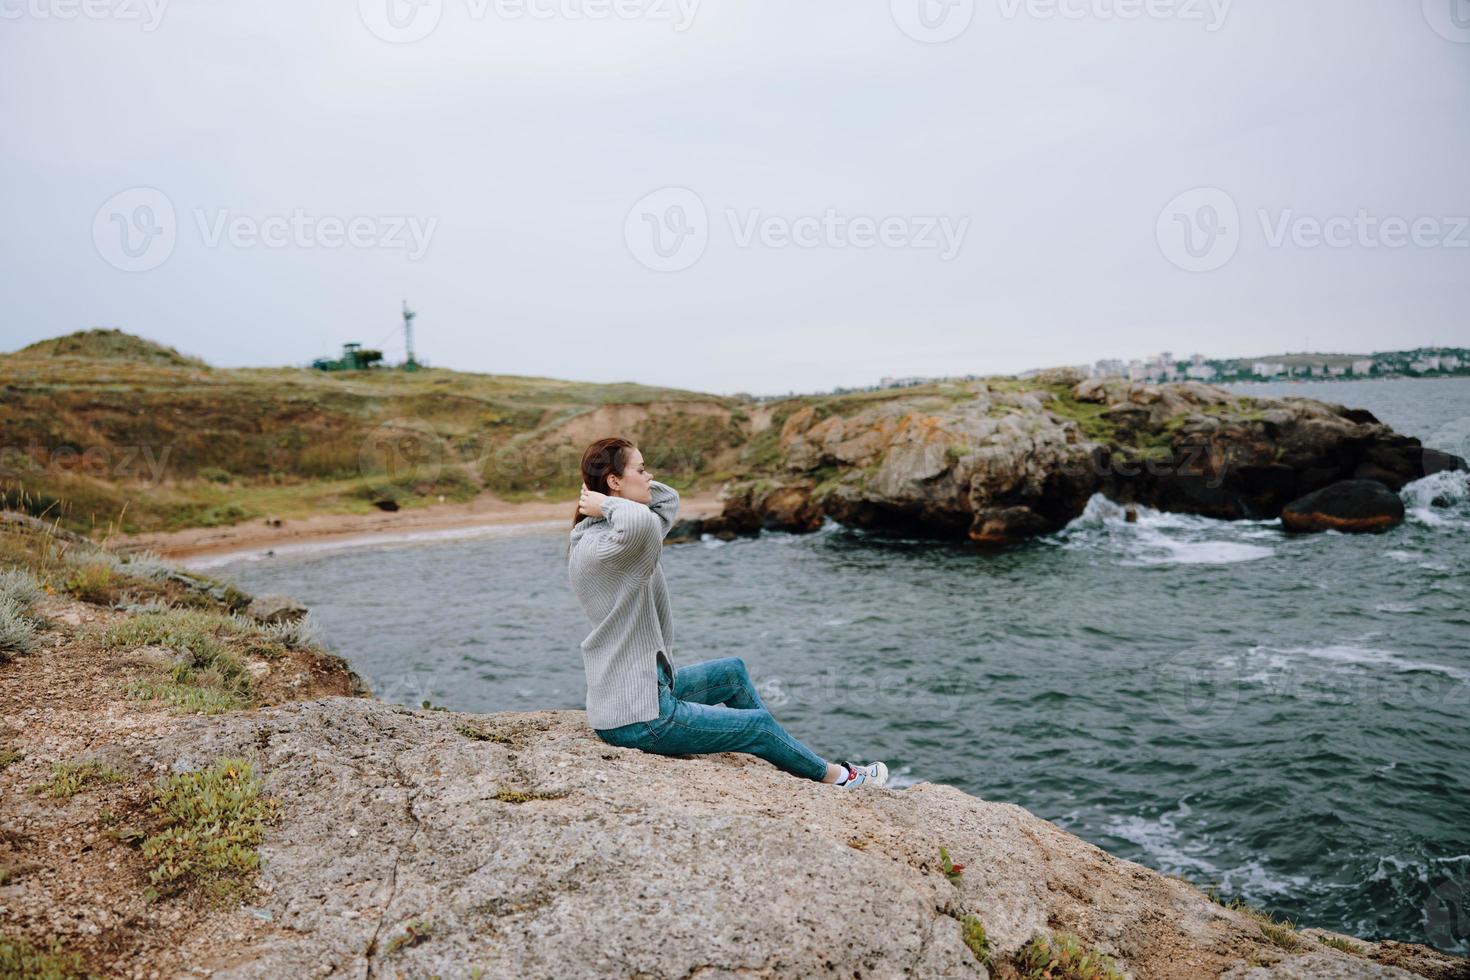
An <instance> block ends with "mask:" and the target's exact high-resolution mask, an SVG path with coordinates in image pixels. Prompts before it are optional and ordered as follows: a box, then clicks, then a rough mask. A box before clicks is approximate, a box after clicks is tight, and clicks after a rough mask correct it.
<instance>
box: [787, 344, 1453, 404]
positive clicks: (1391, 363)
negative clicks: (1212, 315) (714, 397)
mask: <svg viewBox="0 0 1470 980" xmlns="http://www.w3.org/2000/svg"><path fill="white" fill-rule="evenodd" d="M1068 367H1072V366H1071V365H1068ZM1075 369H1076V370H1077V371H1078V372H1079V373H1081V374H1083V375H1085V376H1087V377H1091V378H1126V379H1128V380H1129V381H1143V382H1149V383H1159V382H1165V381H1182V380H1186V379H1187V380H1190V381H1203V382H1210V383H1214V384H1228V383H1232V382H1238V381H1273V380H1274V381H1293V380H1307V379H1311V380H1317V379H1321V380H1329V379H1348V378H1368V377H1380V378H1388V377H1404V376H1410V377H1413V376H1421V375H1423V376H1430V377H1433V376H1438V375H1445V374H1470V348H1458V347H1455V348H1442V347H1441V348H1417V349H1415V350H1409V351H1384V352H1379V353H1376V354H1373V355H1371V356H1367V357H1360V356H1357V355H1352V354H1308V353H1301V354H1279V355H1273V356H1272V357H1267V358H1261V359H1258V360H1257V359H1252V358H1233V357H1230V358H1210V357H1206V356H1205V355H1204V354H1199V353H1194V354H1190V355H1189V357H1188V359H1187V360H1178V359H1176V358H1175V356H1174V353H1173V351H1167V350H1166V351H1159V352H1158V353H1156V354H1150V355H1148V356H1147V357H1143V358H1131V359H1129V360H1126V361H1125V360H1123V359H1121V358H1116V357H1105V358H1102V359H1100V360H1098V361H1094V362H1093V363H1092V364H1091V365H1087V364H1079V365H1076V366H1075ZM1040 371H1041V369H1039V368H1037V369H1032V370H1030V371H1024V372H1020V373H1018V374H1015V375H1012V376H1013V377H1017V378H1030V377H1034V376H1035V375H1037V374H1039V373H1040ZM984 377H985V375H980V374H967V375H952V376H948V377H932V378H926V377H918V376H910V377H905V378H900V377H884V378H882V379H881V380H880V381H879V383H878V384H877V385H876V386H875V387H876V388H903V387H912V386H915V385H923V384H930V383H933V382H936V381H976V380H982V379H983V378H984ZM871 390H874V389H873V388H838V389H835V390H834V391H833V392H832V394H842V393H845V392H849V391H871ZM770 397H779V396H770Z"/></svg>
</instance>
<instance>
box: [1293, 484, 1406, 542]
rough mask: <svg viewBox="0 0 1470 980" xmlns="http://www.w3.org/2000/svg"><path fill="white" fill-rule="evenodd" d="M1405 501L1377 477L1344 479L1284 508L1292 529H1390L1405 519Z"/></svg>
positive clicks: (1359, 530)
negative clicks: (1373, 478) (1372, 478)
mask: <svg viewBox="0 0 1470 980" xmlns="http://www.w3.org/2000/svg"><path fill="white" fill-rule="evenodd" d="M1403 519H1404V502H1403V501H1402V500H1400V499H1399V495H1398V494H1396V493H1394V492H1393V491H1392V490H1390V489H1388V487H1386V486H1384V485H1383V484H1382V483H1379V482H1378V481H1377V480H1341V481H1339V482H1337V483H1333V484H1329V485H1328V486H1325V487H1323V488H1322V489H1321V490H1314V491H1312V492H1311V493H1309V494H1307V495H1306V496H1305V497H1298V498H1297V499H1296V500H1293V501H1292V502H1291V503H1289V504H1287V505H1286V507H1285V508H1284V509H1283V510H1282V511H1281V524H1282V526H1283V527H1285V528H1286V529H1287V530H1288V531H1327V530H1334V531H1348V532H1361V531H1386V530H1388V529H1389V528H1391V527H1394V526H1396V525H1398V524H1400V523H1402V521H1403Z"/></svg>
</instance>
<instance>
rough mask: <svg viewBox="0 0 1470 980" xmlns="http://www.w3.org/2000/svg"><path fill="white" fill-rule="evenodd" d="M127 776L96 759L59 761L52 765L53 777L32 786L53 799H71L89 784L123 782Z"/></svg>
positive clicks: (36, 791) (36, 790)
mask: <svg viewBox="0 0 1470 980" xmlns="http://www.w3.org/2000/svg"><path fill="white" fill-rule="evenodd" d="M127 778H128V777H127V776H126V775H124V774H123V773H120V772H118V771H117V770H116V769H114V768H112V767H111V766H108V765H105V764H103V763H101V762H98V761H97V760H95V759H89V760H88V761H86V762H58V763H56V764H55V765H54V766H52V767H51V778H50V779H48V780H46V781H45V782H44V783H37V784H36V785H34V786H32V787H31V791H32V792H33V793H40V794H41V795H42V796H49V797H51V798H53V799H70V798H71V797H73V796H76V795H77V794H78V793H80V792H81V791H82V790H84V789H86V788H87V787H88V786H96V785H101V784H105V783H116V782H121V781H122V780H124V779H127Z"/></svg>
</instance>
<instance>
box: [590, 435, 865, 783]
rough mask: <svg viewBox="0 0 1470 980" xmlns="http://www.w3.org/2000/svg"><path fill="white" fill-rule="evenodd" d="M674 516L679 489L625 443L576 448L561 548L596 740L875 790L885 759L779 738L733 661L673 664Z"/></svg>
mask: <svg viewBox="0 0 1470 980" xmlns="http://www.w3.org/2000/svg"><path fill="white" fill-rule="evenodd" d="M678 513H679V493H678V491H677V490H675V489H674V488H673V487H671V486H668V485H667V484H664V483H659V482H658V481H657V480H654V479H653V477H652V474H650V473H649V472H648V468H647V467H646V466H645V465H644V462H643V454H642V453H641V452H639V451H638V449H637V447H635V446H634V445H633V444H632V443H630V442H628V441H627V440H626V439H617V438H612V439H600V440H598V441H597V442H594V443H593V444H592V445H590V446H588V447H587V451H586V452H584V453H583V454H582V495H581V499H580V500H579V501H578V502H577V515H576V517H575V518H574V519H573V526H572V534H571V547H570V549H569V551H568V553H567V554H568V563H569V568H570V575H571V580H572V587H573V588H574V589H575V590H576V593H577V598H578V599H580V600H581V602H582V608H583V609H585V610H586V612H587V617H588V619H590V620H591V621H592V627H593V628H592V632H591V633H589V634H588V635H587V639H585V640H583V641H582V659H583V664H584V666H585V667H586V669H587V722H588V724H590V725H591V726H592V728H593V730H595V731H596V732H597V734H598V736H599V737H600V738H601V739H602V740H603V741H605V742H608V743H610V744H612V745H621V746H628V747H633V748H639V749H642V750H644V751H645V752H656V753H659V754H661V755H692V754H698V753H704V752H748V753H750V754H751V755H756V756H760V757H761V758H762V759H765V760H766V761H767V762H770V763H771V764H772V765H774V766H776V767H777V768H780V769H784V770H785V771H787V772H789V773H792V774H794V775H797V776H804V777H806V778H807V779H812V780H817V781H820V782H823V783H831V784H834V785H837V786H846V787H852V788H856V787H859V786H882V785H883V784H884V783H885V782H887V781H888V767H887V766H885V765H884V764H883V763H881V762H874V763H872V764H870V765H866V766H858V765H853V764H851V763H844V764H842V765H834V764H832V763H829V762H827V761H826V760H825V759H823V758H822V757H821V756H819V755H817V754H816V753H815V752H813V751H812V750H811V749H809V748H807V747H806V746H805V745H803V744H801V743H800V742H799V741H797V740H796V739H794V738H792V737H791V736H790V735H789V734H787V732H786V730H785V729H784V728H782V727H781V726H780V725H779V724H777V722H776V719H774V718H772V717H771V713H770V712H769V711H767V710H766V707H765V705H764V704H762V703H761V699H760V695H759V694H757V693H756V690H755V685H753V684H752V683H751V681H750V675H748V674H747V673H746V672H745V662H744V661H743V660H741V659H740V658H739V657H726V658H724V659H722V660H709V661H705V662H704V663H698V664H690V665H689V666H687V667H681V668H678V669H677V670H676V669H675V668H674V665H673V661H672V660H671V659H670V657H671V650H672V647H673V639H674V626H673V621H672V620H671V619H670V617H669V590H668V586H667V585H666V583H665V582H664V573H663V567H662V565H661V564H660V559H661V558H662V556H663V541H664V538H665V536H667V535H668V533H669V529H670V528H672V527H673V526H674V519H675V517H676V516H677V515H678Z"/></svg>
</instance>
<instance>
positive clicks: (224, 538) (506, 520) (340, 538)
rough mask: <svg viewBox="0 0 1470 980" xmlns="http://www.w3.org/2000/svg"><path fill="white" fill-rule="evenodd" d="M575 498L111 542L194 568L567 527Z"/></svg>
mask: <svg viewBox="0 0 1470 980" xmlns="http://www.w3.org/2000/svg"><path fill="white" fill-rule="evenodd" d="M716 494H717V491H714V490H704V491H698V492H695V493H691V494H689V495H687V496H684V497H683V498H682V499H681V500H680V504H679V516H680V518H690V517H712V516H714V515H716V514H718V513H720V511H721V509H722V504H721V503H720V500H719V498H718V497H717V495H716ZM575 509H576V500H575V499H571V500H566V501H557V502H532V503H510V502H508V501H505V500H502V499H500V498H499V497H497V496H495V495H494V494H490V493H485V494H481V495H480V496H478V497H476V498H475V499H474V500H471V501H468V502H466V503H460V504H435V505H431V506H428V507H419V508H414V509H412V510H403V511H395V512H391V513H389V512H385V513H379V514H317V515H314V516H312V517H308V518H298V519H294V520H281V521H280V522H279V523H276V524H272V523H267V521H266V520H264V519H257V520H253V521H248V522H246V523H243V524H234V525H230V526H228V527H197V528H185V529H184V530H181V531H159V532H153V533H148V534H133V535H124V536H121V537H118V538H114V539H113V541H112V544H113V545H114V546H115V547H117V548H120V549H122V550H125V551H132V550H136V549H145V548H146V549H149V550H152V551H156V552H158V553H159V554H161V555H164V556H165V557H168V558H172V559H176V560H179V561H181V562H182V563H183V564H186V565H189V566H191V567H195V568H206V567H209V566H211V565H220V564H224V563H226V562H230V561H236V560H239V559H246V558H251V557H261V556H265V555H267V554H273V555H280V554H290V553H300V552H309V551H318V550H325V549H335V548H352V547H372V546H375V545H387V544H394V543H401V542H411V541H432V540H455V539H460V538H470V537H490V536H495V537H498V536H505V535H518V534H535V533H550V532H552V531H554V530H556V529H557V528H558V527H565V528H566V529H568V530H570V529H571V525H572V513H573V512H574V511H575Z"/></svg>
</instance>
